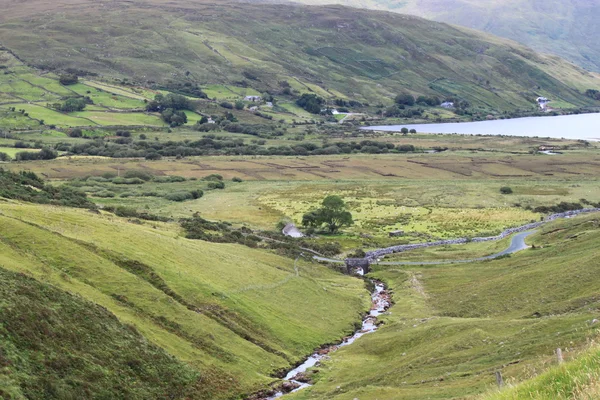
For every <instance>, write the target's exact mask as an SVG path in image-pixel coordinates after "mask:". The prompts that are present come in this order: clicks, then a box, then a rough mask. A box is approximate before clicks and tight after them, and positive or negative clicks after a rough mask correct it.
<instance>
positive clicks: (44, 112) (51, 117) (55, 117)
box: [11, 103, 96, 127]
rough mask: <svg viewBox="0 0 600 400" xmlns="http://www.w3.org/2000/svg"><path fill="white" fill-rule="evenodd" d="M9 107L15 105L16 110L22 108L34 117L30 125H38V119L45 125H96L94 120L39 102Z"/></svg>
mask: <svg viewBox="0 0 600 400" xmlns="http://www.w3.org/2000/svg"><path fill="white" fill-rule="evenodd" d="M11 107H15V108H16V109H17V110H20V109H23V110H25V112H27V113H28V114H29V117H30V118H32V119H35V120H37V121H32V123H30V126H36V125H38V126H39V121H41V120H43V121H44V123H45V124H47V125H57V126H62V127H70V126H90V125H96V123H95V122H93V121H91V120H89V119H85V118H79V117H78V116H76V115H75V114H73V115H71V114H64V113H61V112H58V111H55V110H52V109H50V108H47V107H46V106H45V104H44V105H39V104H27V103H21V104H13V105H11Z"/></svg>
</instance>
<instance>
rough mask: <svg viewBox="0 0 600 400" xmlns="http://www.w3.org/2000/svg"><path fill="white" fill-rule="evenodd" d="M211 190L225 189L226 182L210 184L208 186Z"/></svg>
mask: <svg viewBox="0 0 600 400" xmlns="http://www.w3.org/2000/svg"><path fill="white" fill-rule="evenodd" d="M207 187H208V188H209V189H213V190H214V189H225V182H222V181H218V182H209V184H208V186H207Z"/></svg>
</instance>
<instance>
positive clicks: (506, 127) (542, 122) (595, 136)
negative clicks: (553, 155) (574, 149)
mask: <svg viewBox="0 0 600 400" xmlns="http://www.w3.org/2000/svg"><path fill="white" fill-rule="evenodd" d="M598 126H600V113H598V112H594V113H585V114H571V115H557V116H550V115H548V116H541V117H521V118H509V119H494V120H486V121H473V122H445V123H444V122H442V123H422V124H406V125H375V126H364V127H361V128H360V129H362V130H370V131H378V132H400V131H401V130H402V128H407V129H414V130H416V131H417V133H428V134H454V135H472V136H473V135H476V136H514V137H526V138H542V139H543V138H548V139H571V140H588V141H600V129H598V128H597V127H598Z"/></svg>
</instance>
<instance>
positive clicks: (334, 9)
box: [0, 0, 600, 111]
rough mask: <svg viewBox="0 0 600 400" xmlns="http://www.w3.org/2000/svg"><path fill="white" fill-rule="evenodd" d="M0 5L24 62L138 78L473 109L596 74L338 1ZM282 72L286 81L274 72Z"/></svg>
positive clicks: (502, 106) (527, 97)
mask: <svg viewBox="0 0 600 400" xmlns="http://www.w3.org/2000/svg"><path fill="white" fill-rule="evenodd" d="M11 4H13V2H11V1H8V0H2V1H0V5H1V6H2V8H3V9H5V10H7V12H5V13H3V14H2V16H0V37H1V38H2V43H1V44H2V45H3V46H4V47H5V48H7V49H9V50H10V51H12V52H13V53H14V54H15V55H16V56H17V57H18V58H19V59H21V60H23V61H24V62H26V63H27V64H29V65H34V66H37V67H39V68H42V69H50V70H66V69H72V70H76V71H78V72H79V73H80V74H82V75H85V74H86V73H94V74H100V75H102V78H103V79H105V80H111V79H113V78H117V79H124V78H127V79H128V81H129V82H137V83H140V84H144V85H147V86H148V85H155V84H157V85H164V84H165V83H166V82H168V81H172V82H176V83H178V84H190V85H191V84H194V83H198V84H201V85H210V84H234V85H238V86H240V85H241V86H250V87H252V88H254V89H256V90H257V91H259V92H265V91H269V92H271V93H279V92H282V90H283V88H284V87H285V86H291V88H292V89H293V90H295V91H296V92H297V93H303V92H311V91H312V92H314V93H316V94H318V95H320V96H323V97H327V98H337V97H345V98H351V99H357V100H360V101H363V102H370V103H373V104H378V103H383V104H386V103H387V104H389V103H390V102H391V100H392V99H393V98H394V97H395V96H396V94H398V93H399V92H401V91H404V90H406V91H409V92H411V93H413V94H415V95H418V94H424V95H437V96H440V97H448V96H457V97H460V98H463V99H465V100H468V101H469V102H470V103H471V104H472V105H473V107H475V108H480V109H483V110H493V111H506V110H512V111H514V110H516V109H532V108H534V107H535V104H534V102H533V99H534V98H535V97H536V96H538V95H543V96H546V97H550V98H552V99H554V100H557V101H559V102H560V104H563V105H564V106H565V107H567V108H568V107H585V106H590V105H593V104H594V102H593V101H592V100H591V99H589V98H587V97H585V96H584V95H583V94H582V93H583V92H584V91H585V90H586V89H589V88H595V87H600V83H599V82H600V79H599V78H598V75H595V74H591V73H588V72H586V71H584V70H582V69H579V68H577V67H575V66H573V65H572V64H570V63H568V62H566V61H564V60H562V59H560V58H558V57H554V56H547V55H540V54H537V53H535V52H534V51H532V50H530V49H529V48H526V47H524V46H522V45H519V44H516V43H514V42H511V41H508V40H505V39H500V38H497V37H493V36H490V35H487V34H481V33H477V32H474V31H471V30H465V29H461V28H457V27H454V26H449V25H446V24H441V23H436V22H431V21H428V20H424V19H421V18H417V17H412V16H406V15H397V14H394V13H388V12H380V11H367V10H359V9H353V8H348V7H339V6H328V7H309V6H301V5H281V4H265V3H237V2H219V3H217V4H215V3H214V2H208V1H204V0H194V1H173V2H169V3H164V2H159V1H154V0H144V1H132V2H117V1H114V2H103V3H97V2H93V1H90V0H67V1H66V2H63V3H61V4H60V6H59V5H56V4H54V3H51V2H47V1H42V0H31V1H28V2H26V4H24V5H20V6H18V7H11ZM283 82H287V83H285V84H284V83H283Z"/></svg>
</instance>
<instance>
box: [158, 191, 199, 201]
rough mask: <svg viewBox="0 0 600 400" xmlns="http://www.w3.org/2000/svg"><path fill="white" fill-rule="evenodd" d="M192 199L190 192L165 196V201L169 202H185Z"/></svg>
mask: <svg viewBox="0 0 600 400" xmlns="http://www.w3.org/2000/svg"><path fill="white" fill-rule="evenodd" d="M193 198H194V195H193V194H192V193H191V192H174V193H169V194H167V195H166V196H165V199H167V200H170V201H186V200H191V199H193Z"/></svg>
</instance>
